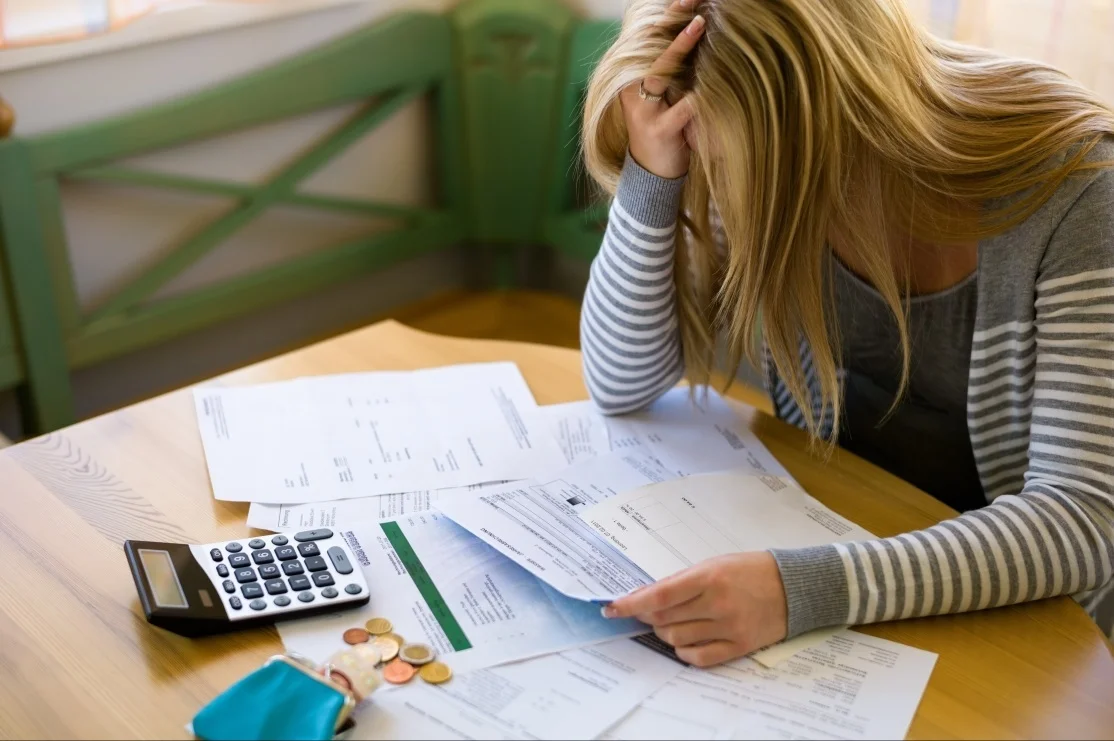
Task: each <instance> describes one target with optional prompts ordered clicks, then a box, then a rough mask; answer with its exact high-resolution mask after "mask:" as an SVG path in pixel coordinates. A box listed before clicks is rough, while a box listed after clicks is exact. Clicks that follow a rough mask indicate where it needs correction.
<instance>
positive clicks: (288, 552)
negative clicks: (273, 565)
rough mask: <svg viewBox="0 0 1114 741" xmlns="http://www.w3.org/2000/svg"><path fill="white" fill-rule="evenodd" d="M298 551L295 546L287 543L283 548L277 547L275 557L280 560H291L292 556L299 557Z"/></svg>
mask: <svg viewBox="0 0 1114 741" xmlns="http://www.w3.org/2000/svg"><path fill="white" fill-rule="evenodd" d="M297 557H298V552H297V551H296V550H294V546H290V545H286V546H283V547H282V548H276V549H275V558H277V559H278V560H280V561H289V560H290V559H292V558H297Z"/></svg>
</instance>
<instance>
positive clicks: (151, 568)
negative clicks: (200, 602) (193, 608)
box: [139, 548, 189, 607]
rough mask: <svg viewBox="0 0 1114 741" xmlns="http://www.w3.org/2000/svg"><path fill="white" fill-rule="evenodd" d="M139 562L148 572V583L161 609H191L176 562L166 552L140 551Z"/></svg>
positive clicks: (143, 549)
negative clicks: (176, 568)
mask: <svg viewBox="0 0 1114 741" xmlns="http://www.w3.org/2000/svg"><path fill="white" fill-rule="evenodd" d="M139 560H140V561H142V562H143V570H144V571H145V572H147V583H148V584H150V585H151V595H152V596H153V597H154V598H155V604H156V605H158V606H159V607H189V603H188V602H186V595H185V593H184V592H183V591H182V584H181V583H180V582H179V581H178V572H177V571H175V570H174V562H173V561H171V560H170V554H169V553H167V552H166V551H152V550H148V549H146V548H140V549H139Z"/></svg>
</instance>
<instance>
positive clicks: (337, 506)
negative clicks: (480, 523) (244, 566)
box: [248, 481, 505, 532]
mask: <svg viewBox="0 0 1114 741" xmlns="http://www.w3.org/2000/svg"><path fill="white" fill-rule="evenodd" d="M502 483H505V482H502V481H500V482H498V483H493V484H474V485H473V486H462V487H455V488H452V489H433V490H431V491H407V492H402V493H399V494H380V495H379V496H374V497H361V498H359V499H338V500H335V501H332V502H311V503H309V504H261V503H260V502H252V503H251V506H250V507H248V527H254V528H259V529H260V530H273V531H276V532H281V531H288V530H312V529H314V528H318V527H327V528H330V529H342V528H346V527H352V526H353V525H359V524H364V523H368V522H380V521H382V520H395V519H398V518H399V517H405V516H406V515H416V514H418V513H421V512H428V511H429V510H431V509H435V508H436V504H437V502H438V501H439V500H440V499H441V498H442V497H455V496H460V495H461V494H467V493H469V492H474V491H480V490H481V489H484V488H487V487H490V486H498V485H499V484H502Z"/></svg>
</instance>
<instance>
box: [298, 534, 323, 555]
mask: <svg viewBox="0 0 1114 741" xmlns="http://www.w3.org/2000/svg"><path fill="white" fill-rule="evenodd" d="M294 537H297V536H294ZM298 553H301V554H302V558H309V557H310V556H320V555H321V549H320V548H318V547H317V544H316V543H302V544H301V545H300V546H298Z"/></svg>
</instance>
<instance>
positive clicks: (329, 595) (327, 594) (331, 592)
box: [321, 587, 338, 599]
mask: <svg viewBox="0 0 1114 741" xmlns="http://www.w3.org/2000/svg"><path fill="white" fill-rule="evenodd" d="M337 594H338V592H337V590H335V589H333V588H332V587H325V588H324V589H322V590H321V596H322V597H324V598H325V599H333V598H334V597H336V596H337Z"/></svg>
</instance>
